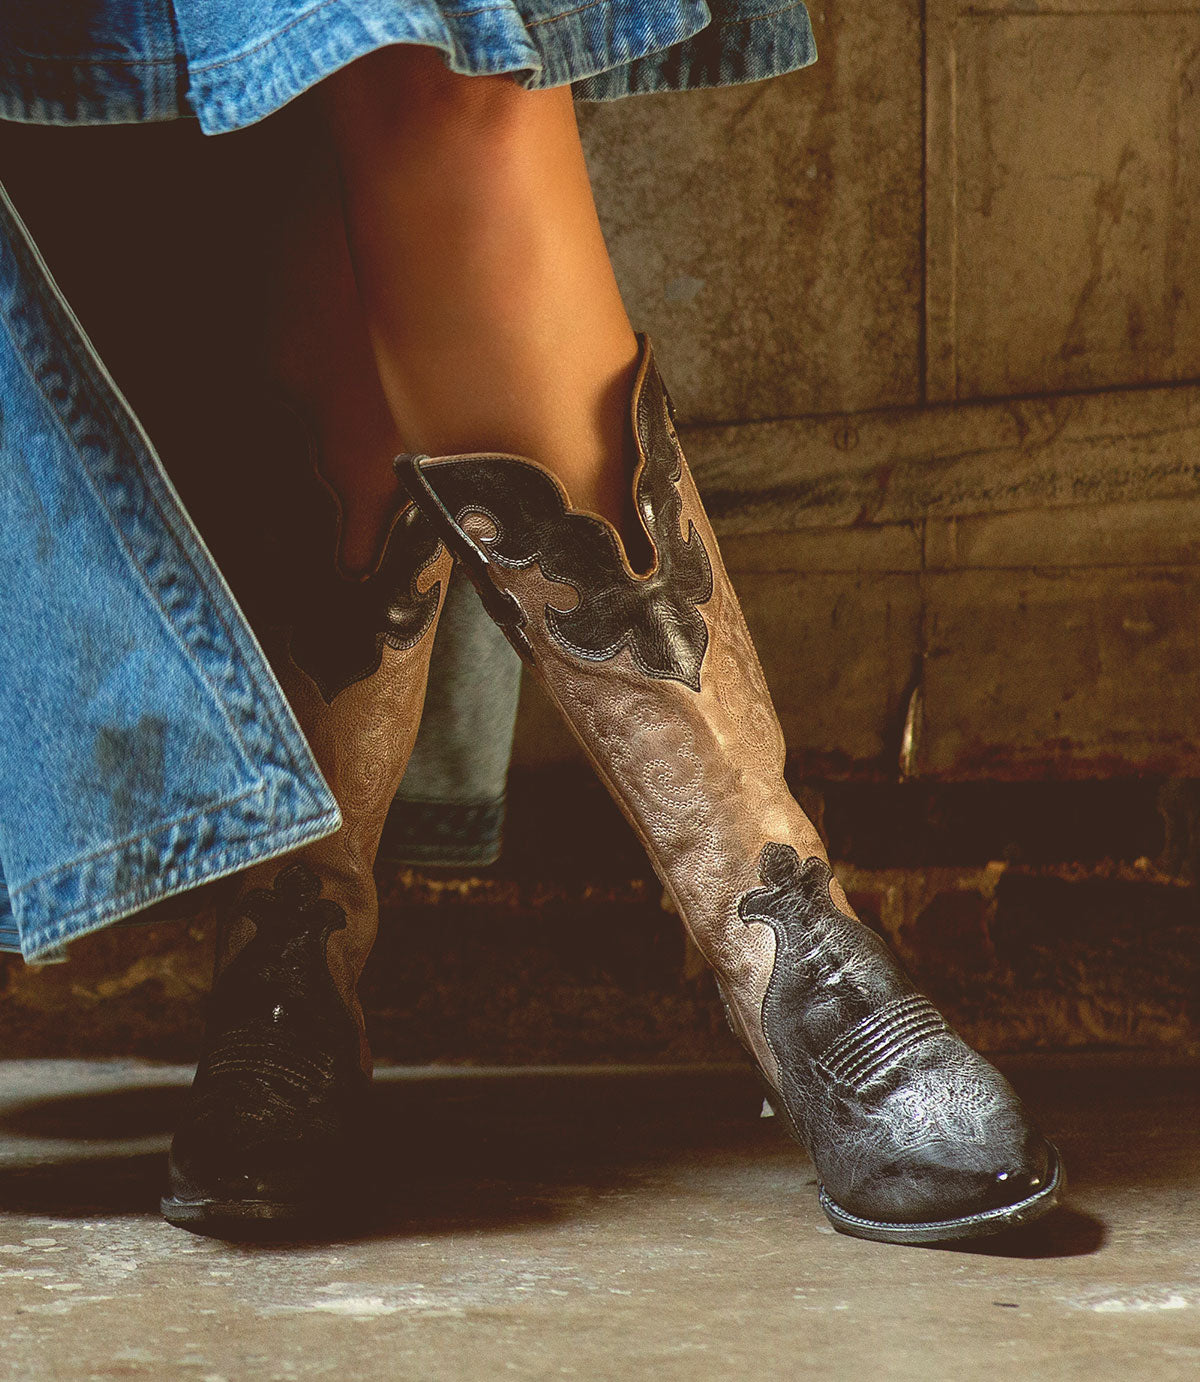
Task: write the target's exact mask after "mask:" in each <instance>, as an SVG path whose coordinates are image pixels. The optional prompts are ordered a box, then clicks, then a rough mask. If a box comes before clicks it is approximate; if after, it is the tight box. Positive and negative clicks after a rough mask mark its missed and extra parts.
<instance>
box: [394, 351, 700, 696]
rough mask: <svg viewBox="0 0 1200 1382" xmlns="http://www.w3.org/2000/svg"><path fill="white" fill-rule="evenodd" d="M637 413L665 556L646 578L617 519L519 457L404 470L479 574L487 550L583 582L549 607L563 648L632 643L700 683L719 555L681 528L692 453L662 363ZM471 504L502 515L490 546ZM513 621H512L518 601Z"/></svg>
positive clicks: (648, 377) (647, 512)
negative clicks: (579, 500) (576, 503)
mask: <svg viewBox="0 0 1200 1382" xmlns="http://www.w3.org/2000/svg"><path fill="white" fill-rule="evenodd" d="M637 418H638V431H639V438H640V441H641V444H642V448H643V450H644V452H645V457H646V460H645V464H644V465H643V467H642V469H641V473H640V475H639V478H638V486H637V502H638V509H639V511H640V513H641V515H642V518H643V521H644V522H645V525H646V529H647V531H648V532H649V534H650V537H651V539H652V541H653V543H654V547H655V551H656V553H657V557H658V560H657V562H656V564H655V567H654V570H653V571H652V572H651V573H650V575H648V576H645V577H639V576H635V575H633V574H632V573H631V572H630V571H629V569H628V568H627V566H626V565H625V563H624V561H623V559H622V555H621V549H620V545H619V542H618V539H617V535H616V532H615V531H614V529H613V528H612V526H611V525H610V524H608V523H605V522H604V521H603V520H602V519H599V518H596V517H594V516H591V515H589V514H584V513H579V512H576V511H575V510H573V509H570V508H568V507H567V499H566V495H565V494H564V493H563V490H562V488H561V487H560V486H559V484H558V483H557V481H555V479H554V478H553V477H552V476H551V475H550V474H549V473H548V472H546V471H544V470H541V469H540V468H539V467H537V466H533V465H530V464H529V463H528V462H527V461H523V460H521V459H520V458H519V457H515V456H500V455H480V456H466V457H461V458H456V459H454V460H452V461H446V462H443V463H441V464H439V463H436V462H435V463H434V464H432V465H424V466H421V467H420V468H419V475H418V476H414V475H413V474H412V471H413V468H414V467H413V465H412V464H411V458H409V457H401V458H400V459H399V462H398V465H397V471H398V473H399V475H400V476H401V478H402V479H403V480H404V482H405V484H406V485H407V486H408V488H409V490H410V492H411V494H412V497H413V499H414V500H415V501H416V502H417V503H418V504H421V505H423V506H426V507H428V508H430V510H431V516H435V515H434V513H433V509H434V505H433V504H432V503H431V498H430V492H431V491H432V492H433V494H434V495H436V500H437V506H438V507H441V508H442V509H443V510H444V512H445V513H446V514H447V515H448V516H449V518H450V521H451V522H452V523H453V525H454V527H453V534H454V535H453V537H450V536H449V535H447V541H449V542H450V543H451V544H452V545H453V547H454V550H455V554H456V555H458V556H460V557H461V558H462V559H463V560H464V562H465V563H466V564H467V565H468V568H469V569H470V570H471V571H472V573H473V575H474V576H475V578H476V580H477V582H478V581H479V578H480V574H481V573H480V572H479V571H477V570H476V568H477V567H478V566H479V565H480V557H481V556H482V558H483V562H484V563H486V564H491V563H499V564H501V565H504V566H512V567H519V568H524V567H529V566H533V565H536V566H537V567H538V568H539V569H540V571H541V573H542V575H543V576H545V577H546V579H547V580H549V581H555V582H557V583H559V584H562V585H566V586H569V587H570V588H571V589H572V590H573V591H574V592H575V594H576V597H577V601H576V603H575V605H574V607H573V608H571V609H565V610H564V609H559V608H557V607H555V606H554V605H551V604H547V605H546V607H545V619H546V627H547V630H548V632H549V634H550V636H551V638H553V639H554V640H555V642H557V643H558V644H559V646H560V647H562V648H565V649H566V650H567V651H568V652H570V653H573V654H575V655H576V656H577V657H582V658H587V659H589V660H591V661H597V662H604V661H607V660H608V659H609V658H612V657H615V656H616V654H617V653H618V652H620V651H621V650H622V649H624V648H628V650H629V653H630V656H631V657H632V658H633V660H634V662H635V663H636V664H637V666H638V667H640V668H641V670H642V671H643V672H645V673H646V675H647V676H650V677H655V678H659V679H663V680H674V681H681V682H683V683H685V684H686V685H688V686H690V687H691V688H692V690H694V691H698V690H699V689H700V669H701V666H702V664H703V662H704V655H705V652H706V651H707V649H708V627H707V625H706V624H705V622H704V616H703V615H702V614H701V613H700V610H699V609H698V608H697V607H698V606H699V605H702V604H704V603H705V602H706V601H708V600H709V599H711V597H712V592H713V574H712V564H711V562H710V561H709V558H708V553H707V551H706V550H705V547H704V543H703V541H702V540H701V538H700V534H699V533H698V532H697V531H696V528H695V525H694V524H693V523H691V522H690V521H689V523H688V529H687V537H686V538H685V537H684V535H683V530H682V527H681V522H680V519H681V515H682V513H683V500H682V498H681V497H680V493H679V488H678V484H679V481H680V479H681V478H682V475H683V458H682V454H681V453H680V451H679V448H678V446H677V445H676V444H675V441H674V440H673V438H672V435H671V430H670V423H669V421H668V415H667V405H666V401H665V396H664V392H663V386H662V381H661V379H660V378H659V376H658V373H657V371H656V370H655V368H654V365H653V362H651V363H650V364H649V365H648V368H647V370H646V372H645V375H644V378H643V382H642V388H641V393H640V395H639V398H638V404H637ZM470 513H481V514H484V515H486V516H487V517H488V518H489V519H490V520H491V521H492V522H493V523H494V524H495V526H496V529H497V531H496V534H495V536H494V537H492V538H490V539H489V540H488V541H487V542H486V543H485V544H483V545H482V547H481V546H480V544H476V543H474V542H473V541H472V540H471V539H470V538H469V537H468V536H467V535H466V534H465V533H463V532H461V525H462V521H463V519H464V517H465V516H466V515H468V514H470ZM483 548H486V551H483ZM488 584H492V582H491V581H490V578H489V579H488ZM485 595H486V592H485ZM505 620H507V622H509V623H513V622H514V616H513V615H512V613H511V611H510V612H508V613H507V614H506V615H505V616H504V617H503V618H502V622H505ZM519 622H520V621H519V620H518V621H516V626H518V627H519Z"/></svg>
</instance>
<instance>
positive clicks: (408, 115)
mask: <svg viewBox="0 0 1200 1382" xmlns="http://www.w3.org/2000/svg"><path fill="white" fill-rule="evenodd" d="M330 87H331V91H332V96H333V101H334V106H335V111H336V112H337V114H338V116H339V119H338V123H339V124H342V125H343V126H345V125H346V123H347V120H349V121H350V122H351V124H352V129H351V130H350V131H348V133H349V135H350V137H351V138H363V137H364V136H365V137H368V138H369V139H370V141H371V142H372V143H374V144H375V145H376V147H378V145H379V143H380V142H383V143H384V144H401V143H408V144H412V143H414V142H418V141H420V142H424V143H427V144H430V145H432V146H437V145H439V144H445V143H447V142H451V143H453V142H463V141H466V142H469V143H470V145H471V146H472V147H475V148H478V149H479V151H480V152H481V153H483V154H486V155H487V156H489V157H490V156H496V155H500V154H502V153H503V152H504V150H505V149H506V148H510V147H514V146H516V145H518V144H519V143H520V142H521V141H522V140H523V139H524V138H526V137H527V135H528V131H529V129H530V127H531V124H532V122H534V121H535V120H536V119H537V118H538V117H539V116H540V113H541V106H542V104H543V103H544V101H545V98H546V97H547V96H550V95H551V93H550V92H546V91H528V90H526V89H525V88H524V87H522V86H520V85H519V84H518V83H517V82H516V81H515V80H514V79H513V78H512V77H511V76H508V75H505V74H499V75H495V76H463V75H462V74H461V73H458V72H452V71H451V70H450V69H449V67H447V65H446V62H445V60H444V58H443V56H442V54H441V52H440V51H439V50H438V49H436V48H432V47H428V46H425V45H420V44H410V43H404V44H394V45H392V46H391V47H388V48H381V49H377V50H376V51H375V52H372V53H368V54H367V55H366V56H365V57H362V58H359V59H358V60H357V61H356V62H354V63H352V64H351V65H350V66H349V67H348V68H346V69H344V71H343V72H341V73H338V74H337V75H336V76H335V77H334V78H331V80H330ZM566 90H567V91H568V99H569V89H566ZM553 94H554V95H555V96H558V97H559V98H561V97H562V94H563V93H562V92H560V91H556V92H554V93H553ZM539 98H541V99H539Z"/></svg>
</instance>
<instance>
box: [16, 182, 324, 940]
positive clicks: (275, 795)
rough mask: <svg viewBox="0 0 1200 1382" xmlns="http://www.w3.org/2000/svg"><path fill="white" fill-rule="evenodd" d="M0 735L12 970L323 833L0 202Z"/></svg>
mask: <svg viewBox="0 0 1200 1382" xmlns="http://www.w3.org/2000/svg"><path fill="white" fill-rule="evenodd" d="M0 734H2V735H3V752H2V753H0V875H2V878H3V888H2V889H0V939H2V940H3V942H4V944H5V946H6V948H18V947H19V949H20V950H21V951H22V953H23V954H24V955H25V956H26V957H28V958H36V957H38V956H39V955H43V954H45V953H46V952H49V951H53V950H55V949H56V948H57V947H59V946H60V945H61V944H62V943H63V942H64V941H67V940H69V939H71V938H73V937H76V936H80V935H82V934H84V933H85V932H87V931H91V930H94V929H96V928H98V927H100V926H104V925H106V924H108V923H109V922H111V921H114V920H117V919H118V918H120V917H122V916H125V915H128V914H129V913H131V912H133V911H135V910H137V909H138V908H140V907H143V906H146V905H147V904H149V903H150V902H153V901H155V900H156V899H158V898H162V897H167V896H170V895H171V894H173V893H177V892H181V891H183V890H184V889H187V888H190V887H193V886H195V885H196V884H199V883H202V882H205V881H207V880H210V879H213V878H217V877H219V876H221V875H222V874H226V873H231V872H234V871H236V870H238V869H241V868H244V867H246V866H247V865H248V864H250V863H252V862H254V861H256V860H259V859H264V858H270V857H272V856H273V855H276V854H280V853H283V852H285V851H286V850H288V849H290V848H293V847H294V846H296V845H298V844H301V843H303V842H305V841H307V840H311V839H316V838H318V837H320V836H321V835H324V834H328V833H330V832H331V831H333V830H336V829H337V828H338V825H339V824H340V818H339V814H338V810H337V805H336V803H335V801H334V799H333V797H332V795H331V794H330V792H329V789H328V788H327V786H326V785H325V783H324V781H323V779H322V777H321V775H320V773H319V771H318V769H317V766H316V763H315V762H314V761H313V758H312V755H311V754H310V752H309V750H308V746H307V744H306V743H305V741H304V738H303V736H302V734H301V732H300V729H299V727H298V725H297V724H296V722H295V720H294V718H293V717H292V714H291V711H290V710H289V708H288V706H287V703H286V701H285V700H284V698H283V695H282V693H281V692H280V690H279V687H278V685H277V683H276V682H275V679H274V677H273V676H272V674H271V672H270V670H269V668H268V667H267V664H266V662H265V660H264V658H263V655H262V653H261V651H260V649H259V647H258V644H257V643H256V642H255V640H254V638H253V636H252V635H251V634H250V631H249V629H248V628H247V626H246V624H245V621H244V619H243V617H242V615H241V613H240V611H239V610H238V608H237V606H236V605H235V604H234V602H233V599H232V597H231V595H230V594H229V591H228V588H227V587H226V585H225V583H224V581H223V580H222V578H221V576H220V574H219V572H218V571H217V569H216V567H215V566H214V565H213V563H212V560H211V558H210V557H209V555H208V553H207V551H206V549H205V548H204V546H203V544H202V542H201V541H200V539H199V537H198V535H197V533H196V532H195V530H194V528H193V527H192V525H191V522H190V521H189V519H188V517H187V515H186V514H185V513H184V511H183V509H182V508H181V507H180V505H179V502H178V500H177V498H176V496H175V493H174V491H173V489H172V488H171V486H170V484H169V482H168V481H167V479H166V476H165V474H164V473H163V471H162V469H161V466H160V464H159V462H158V459H157V457H156V456H155V455H154V453H153V452H152V450H151V449H150V446H149V443H148V441H147V440H146V437H145V435H144V434H143V433H142V431H141V429H140V427H139V426H138V424H137V422H136V420H135V419H134V417H133V416H132V414H131V413H130V412H129V410H128V408H127V407H126V406H125V404H124V401H123V399H122V398H121V397H120V395H119V394H118V393H117V391H116V388H115V386H114V385H113V383H112V381H111V379H110V378H109V377H108V375H107V373H106V372H105V370H104V369H103V366H102V365H101V364H100V362H99V361H98V359H97V358H96V356H95V354H94V352H93V351H92V349H91V347H90V344H89V343H88V341H87V340H86V338H85V337H84V335H83V333H82V331H81V329H80V328H79V325H78V323H77V322H76V321H75V319H74V317H73V316H72V314H71V313H70V311H69V309H68V308H67V306H66V304H65V303H64V302H63V300H62V298H61V296H60V295H59V294H58V292H57V290H56V288H55V286H54V284H53V282H52V281H51V279H50V277H49V274H48V273H47V272H46V270H45V266H44V265H43V264H42V262H41V260H40V258H39V256H38V255H37V252H36V250H35V249H34V247H33V245H32V243H31V242H30V241H29V239H28V237H27V235H26V234H25V231H24V227H23V226H22V224H21V223H20V221H19V219H18V218H17V216H16V213H15V211H14V210H13V208H12V205H11V203H10V202H9V201H8V198H7V195H6V194H4V193H3V189H0Z"/></svg>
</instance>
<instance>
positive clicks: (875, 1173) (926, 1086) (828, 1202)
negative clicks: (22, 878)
mask: <svg viewBox="0 0 1200 1382" xmlns="http://www.w3.org/2000/svg"><path fill="white" fill-rule="evenodd" d="M912 1055H913V1057H915V1059H913V1060H909V1061H903V1062H902V1063H901V1064H900V1065H899V1066H898V1067H896V1068H894V1069H892V1070H890V1071H888V1072H887V1073H886V1075H884V1076H882V1077H881V1078H878V1079H876V1080H874V1081H868V1082H867V1083H866V1084H865V1085H864V1086H863V1087H861V1088H858V1089H856V1090H854V1089H847V1088H845V1087H842V1088H835V1089H834V1090H831V1091H830V1093H831V1095H832V1097H831V1098H830V1101H829V1114H828V1118H827V1121H824V1127H823V1129H822V1130H821V1131H817V1130H816V1129H814V1131H813V1134H812V1135H811V1139H810V1140H811V1150H812V1153H813V1156H814V1159H815V1160H816V1161H817V1163H818V1166H819V1167H820V1169H821V1180H822V1183H821V1196H820V1198H821V1206H822V1208H823V1209H824V1211H825V1214H826V1216H827V1217H828V1218H829V1220H830V1222H831V1223H832V1224H833V1225H834V1226H835V1227H836V1228H838V1229H840V1230H841V1231H843V1232H845V1233H850V1234H853V1235H854V1236H856V1237H860V1238H873V1239H876V1240H878V1241H881V1242H896V1243H923V1242H939V1241H943V1240H948V1239H949V1240H952V1239H955V1238H969V1237H977V1236H980V1235H983V1234H989V1233H996V1232H999V1231H1001V1230H1003V1229H1005V1228H1012V1227H1016V1226H1017V1225H1019V1224H1022V1223H1026V1222H1028V1221H1029V1220H1031V1219H1034V1218H1037V1217H1039V1216H1040V1215H1041V1214H1043V1213H1045V1212H1046V1211H1047V1210H1048V1209H1050V1208H1051V1207H1052V1206H1053V1205H1054V1204H1055V1203H1056V1202H1057V1200H1058V1195H1059V1191H1060V1190H1061V1186H1062V1172H1061V1167H1060V1164H1059V1159H1058V1154H1057V1152H1056V1151H1055V1149H1054V1148H1053V1147H1052V1146H1051V1144H1050V1143H1049V1142H1047V1141H1046V1139H1045V1138H1044V1137H1043V1136H1042V1135H1041V1133H1040V1132H1038V1130H1037V1129H1036V1128H1035V1127H1034V1126H1033V1124H1032V1123H1031V1122H1030V1120H1029V1118H1028V1115H1027V1114H1026V1112H1025V1110H1024V1108H1023V1107H1022V1105H1021V1102H1020V1100H1019V1099H1018V1098H1017V1096H1016V1094H1015V1093H1014V1092H1013V1090H1012V1089H1011V1088H1010V1087H1009V1085H1008V1082H1007V1081H1006V1080H1005V1079H1004V1078H1003V1076H1001V1075H1000V1074H999V1072H998V1071H996V1070H995V1069H994V1068H993V1067H992V1066H991V1065H989V1064H988V1063H987V1062H986V1061H985V1060H983V1058H982V1057H980V1056H978V1055H977V1054H976V1053H975V1052H974V1051H972V1050H971V1048H970V1047H968V1046H967V1045H966V1044H965V1043H964V1042H963V1041H961V1040H960V1039H959V1038H958V1037H957V1036H955V1035H954V1034H953V1033H952V1032H949V1031H946V1032H944V1033H943V1034H942V1035H940V1036H938V1037H935V1038H933V1039H931V1040H930V1041H929V1042H928V1043H927V1046H926V1048H925V1049H921V1050H917V1051H914V1052H913V1053H912ZM873 1084H874V1085H875V1086H876V1087H875V1088H872V1085H873Z"/></svg>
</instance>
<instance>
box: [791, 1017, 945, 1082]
mask: <svg viewBox="0 0 1200 1382" xmlns="http://www.w3.org/2000/svg"><path fill="white" fill-rule="evenodd" d="M949 1030H950V1028H949V1027H948V1025H947V1023H946V1020H945V1018H943V1017H942V1015H941V1013H939V1012H938V1010H937V1009H936V1008H935V1007H934V1006H933V1004H932V1003H931V1002H930V1001H929V999H928V998H924V997H922V996H921V995H920V994H911V995H909V996H908V997H906V998H897V999H895V1000H893V1001H892V1002H891V1003H887V1004H885V1005H884V1006H883V1007H882V1008H880V1009H879V1010H878V1011H877V1012H874V1013H872V1014H871V1015H870V1016H869V1017H865V1018H864V1019H863V1020H862V1021H861V1022H859V1023H858V1024H857V1025H856V1026H854V1027H852V1028H851V1029H850V1030H849V1031H848V1032H843V1033H842V1034H841V1036H839V1037H836V1038H835V1039H834V1040H833V1041H831V1042H830V1043H829V1045H828V1046H827V1047H826V1048H825V1050H824V1051H822V1052H821V1054H820V1055H819V1056H818V1057H817V1061H818V1064H820V1065H822V1066H824V1067H825V1069H826V1070H827V1071H828V1072H829V1073H830V1074H831V1075H832V1076H833V1077H834V1079H836V1080H838V1081H840V1082H841V1083H842V1084H844V1085H847V1086H849V1087H850V1088H851V1089H857V1088H861V1087H862V1086H863V1085H865V1084H867V1083H868V1081H870V1080H872V1079H874V1078H875V1077H876V1076H877V1075H879V1074H880V1073H881V1072H882V1071H883V1070H885V1069H886V1068H887V1067H889V1066H891V1065H893V1064H894V1063H895V1062H896V1061H897V1060H898V1059H899V1058H900V1057H901V1056H902V1055H903V1054H904V1053H905V1052H906V1051H908V1050H911V1048H912V1047H914V1046H916V1045H918V1044H919V1043H920V1042H922V1041H925V1040H926V1039H927V1038H929V1037H931V1036H937V1035H939V1034H940V1033H942V1032H947V1031H949Z"/></svg>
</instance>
